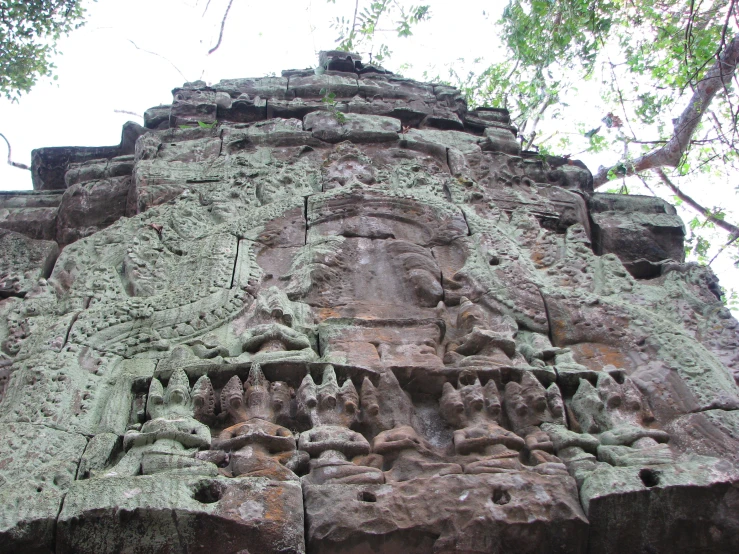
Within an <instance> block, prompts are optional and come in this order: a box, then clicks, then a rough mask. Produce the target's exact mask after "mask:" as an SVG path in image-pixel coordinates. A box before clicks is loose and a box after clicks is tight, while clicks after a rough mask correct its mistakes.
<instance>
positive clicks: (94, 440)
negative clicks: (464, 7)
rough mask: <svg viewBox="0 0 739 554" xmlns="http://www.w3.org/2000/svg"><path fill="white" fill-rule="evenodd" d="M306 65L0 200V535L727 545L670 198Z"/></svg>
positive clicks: (54, 151) (697, 280)
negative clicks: (602, 181)
mask: <svg viewBox="0 0 739 554" xmlns="http://www.w3.org/2000/svg"><path fill="white" fill-rule="evenodd" d="M515 135H516V129H515V128H513V127H512V126H511V124H510V120H509V117H508V114H507V112H506V111H505V110H501V109H492V108H479V109H477V110H468V109H467V107H466V105H465V102H464V101H463V99H462V98H461V96H460V94H459V91H457V90H455V89H453V88H450V87H447V86H442V85H433V84H426V83H419V82H416V81H411V80H408V79H404V78H401V77H399V76H397V75H394V74H392V73H389V72H387V71H385V70H383V69H382V68H378V67H374V66H372V65H363V64H362V63H361V60H360V59H359V58H358V57H357V56H355V55H351V54H347V53H337V52H327V53H322V54H321V58H320V63H319V67H318V69H315V70H313V69H311V70H304V71H297V70H296V71H285V72H283V74H282V76H281V77H264V78H258V79H234V80H227V81H221V82H220V83H218V84H216V85H214V86H206V85H205V84H204V83H202V82H195V83H187V84H185V85H184V86H183V87H182V88H178V89H175V90H174V100H173V104H172V105H171V106H159V107H156V108H152V109H150V110H148V111H147V113H146V118H145V126H144V127H141V126H138V125H136V124H128V125H126V126H125V127H124V130H123V136H122V139H121V144H120V145H118V146H113V147H104V148H100V147H94V148H78V147H69V148H44V149H40V150H36V151H35V152H34V156H33V177H34V187H35V190H34V191H32V192H28V193H2V194H0V348H1V353H0V437H1V438H2V440H0V551H2V552H3V553H10V552H56V553H58V554H61V553H95V554H102V553H118V552H131V553H148V552H156V553H179V552H183V553H184V552H187V553H190V554H192V553H201V552H206V553H208V554H216V553H227V552H228V553H231V552H234V553H235V552H240V553H251V554H263V553H278V552H279V553H297V552H311V553H334V552H337V553H338V552H341V553H344V552H351V553H357V554H365V553H398V552H402V553H404V554H413V553H451V552H457V553H467V554H469V553H488V552H491V553H493V552H494V553H498V552H500V553H503V552H505V553H509V552H516V553H522V552H536V553H545V552H566V553H579V552H592V553H608V552H614V553H616V552H635V553H642V552H644V553H660V552H665V553H667V552H670V553H675V552H691V553H694V552H737V551H739V488H738V487H737V484H738V483H739V473H738V472H737V463H738V462H739V388H737V383H736V381H737V379H739V348H738V347H739V326H738V325H737V321H736V320H734V319H733V318H732V317H731V315H730V313H729V312H728V311H727V310H726V308H724V307H723V306H722V304H721V302H720V301H719V299H718V295H717V290H718V284H717V281H716V278H715V277H714V276H713V274H712V273H711V272H710V270H708V269H706V268H701V267H698V266H696V265H694V264H685V263H683V235H684V229H683V226H682V223H681V221H680V219H679V218H678V217H677V216H676V214H675V210H674V209H673V208H672V207H671V206H670V205H668V204H666V203H665V202H663V201H662V200H659V199H656V198H650V197H639V196H620V195H610V194H599V193H594V192H593V188H592V177H591V174H590V173H589V171H588V170H587V169H586V168H585V167H584V166H583V165H582V164H581V163H579V162H574V161H570V160H567V159H564V158H554V157H544V156H540V155H538V154H536V153H534V152H521V150H520V146H519V143H518V142H517V140H516V136H515Z"/></svg>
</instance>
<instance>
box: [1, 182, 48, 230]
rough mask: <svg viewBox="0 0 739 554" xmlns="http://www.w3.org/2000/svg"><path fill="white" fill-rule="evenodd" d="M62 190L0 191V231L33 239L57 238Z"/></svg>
mask: <svg viewBox="0 0 739 554" xmlns="http://www.w3.org/2000/svg"><path fill="white" fill-rule="evenodd" d="M61 200H62V191H35V190H34V191H19V192H6V191H0V228H2V229H7V230H9V231H15V232H16V233H21V234H23V235H26V236H27V237H29V238H32V239H36V240H54V239H55V238H56V217H57V211H58V208H59V204H60V202H61Z"/></svg>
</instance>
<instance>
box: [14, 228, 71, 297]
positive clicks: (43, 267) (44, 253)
mask: <svg viewBox="0 0 739 554" xmlns="http://www.w3.org/2000/svg"><path fill="white" fill-rule="evenodd" d="M0 252H2V253H3V255H2V258H0V296H25V295H26V293H28V291H29V290H31V288H32V287H33V286H34V285H35V284H36V282H37V281H38V280H39V279H45V278H47V277H48V276H49V275H51V270H52V268H53V267H54V262H56V258H57V256H58V255H59V246H58V245H57V244H56V243H55V242H52V241H48V240H33V239H29V238H27V237H25V236H23V235H21V234H19V233H14V232H13V231H5V230H2V229H0Z"/></svg>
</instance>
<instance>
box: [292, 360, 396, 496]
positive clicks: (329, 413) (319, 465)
mask: <svg viewBox="0 0 739 554" xmlns="http://www.w3.org/2000/svg"><path fill="white" fill-rule="evenodd" d="M298 397H299V402H300V405H301V408H302V409H303V410H304V411H305V412H306V413H307V414H308V417H309V418H310V422H311V424H312V425H313V428H312V429H309V430H308V431H303V432H302V433H301V434H300V440H299V442H298V448H300V450H302V451H304V452H306V453H308V454H309V455H310V457H311V460H310V473H309V474H308V476H307V477H306V478H305V480H306V481H307V482H309V483H312V484H318V485H320V484H327V483H341V484H370V483H382V482H384V476H383V474H382V471H380V470H379V469H377V468H374V467H368V466H362V465H359V464H355V463H352V461H351V460H352V459H353V458H355V457H358V456H362V455H366V454H369V452H370V444H369V442H368V441H367V439H366V438H364V437H363V436H362V435H361V434H359V433H357V432H356V431H352V430H351V429H349V427H350V426H351V424H352V423H354V421H355V419H356V418H357V415H358V410H359V395H358V394H357V390H356V389H355V388H354V384H353V383H352V382H351V380H350V379H347V380H346V381H345V382H344V384H343V385H342V386H341V387H339V385H338V383H337V381H336V373H335V372H334V368H333V367H332V366H330V365H328V366H326V367H325V368H324V370H323V379H322V381H321V383H320V384H319V385H316V384H315V382H314V381H313V378H312V377H311V375H310V374H308V375H306V376H305V378H304V379H303V382H302V383H301V384H300V389H299V390H298Z"/></svg>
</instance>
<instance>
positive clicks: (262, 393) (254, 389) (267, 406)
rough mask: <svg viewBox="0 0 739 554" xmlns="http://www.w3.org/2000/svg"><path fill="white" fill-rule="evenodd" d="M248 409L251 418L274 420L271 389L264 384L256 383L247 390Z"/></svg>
mask: <svg viewBox="0 0 739 554" xmlns="http://www.w3.org/2000/svg"><path fill="white" fill-rule="evenodd" d="M246 410H247V413H248V414H249V417H250V418H259V419H264V420H267V421H271V420H272V410H271V399H270V396H269V390H268V389H267V387H265V386H264V385H255V386H251V387H248V388H247V390H246Z"/></svg>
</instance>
